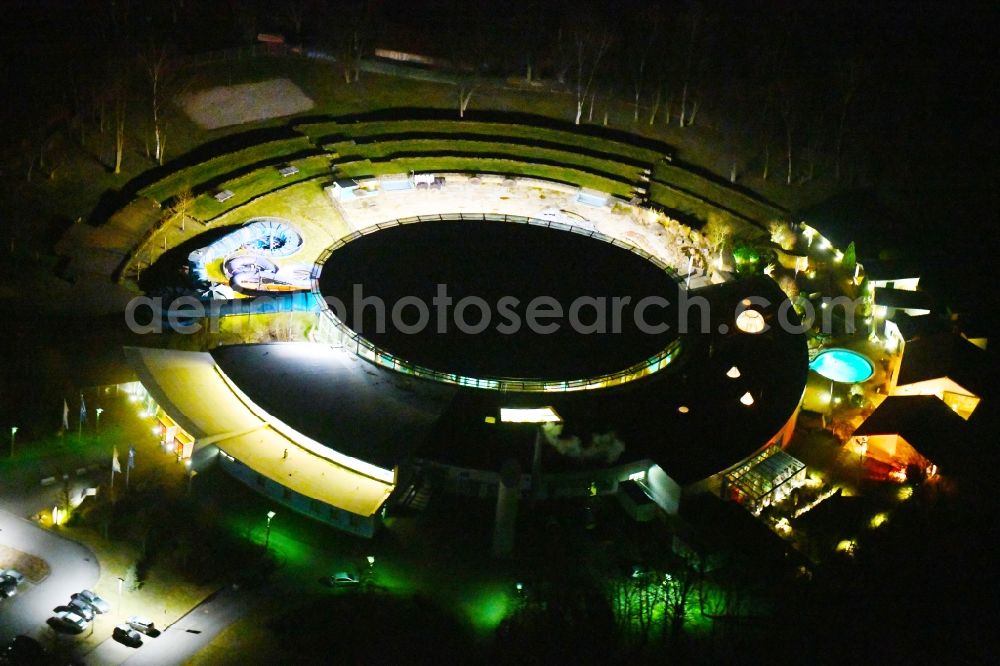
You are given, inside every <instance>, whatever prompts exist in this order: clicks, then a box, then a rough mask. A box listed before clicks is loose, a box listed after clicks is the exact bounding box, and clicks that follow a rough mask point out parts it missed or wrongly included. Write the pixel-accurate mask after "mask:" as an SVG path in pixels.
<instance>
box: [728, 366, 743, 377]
mask: <svg viewBox="0 0 1000 666" xmlns="http://www.w3.org/2000/svg"><path fill="white" fill-rule="evenodd" d="M726 377H729V378H730V379H739V378H740V369H739V368H737V367H736V366H735V365H734V366H733V367H731V368H729V372H727V373H726Z"/></svg>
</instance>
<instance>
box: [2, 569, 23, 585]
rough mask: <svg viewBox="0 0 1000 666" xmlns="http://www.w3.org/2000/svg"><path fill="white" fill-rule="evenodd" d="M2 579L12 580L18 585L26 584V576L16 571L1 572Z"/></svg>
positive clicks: (5, 570) (6, 570)
mask: <svg viewBox="0 0 1000 666" xmlns="http://www.w3.org/2000/svg"><path fill="white" fill-rule="evenodd" d="M0 578H10V579H12V580H13V581H14V582H15V583H17V584H18V585H20V584H21V583H23V582H24V574H23V573H21V572H20V571H18V570H16V569H3V570H0Z"/></svg>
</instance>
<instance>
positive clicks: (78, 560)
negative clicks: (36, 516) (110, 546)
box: [0, 509, 100, 644]
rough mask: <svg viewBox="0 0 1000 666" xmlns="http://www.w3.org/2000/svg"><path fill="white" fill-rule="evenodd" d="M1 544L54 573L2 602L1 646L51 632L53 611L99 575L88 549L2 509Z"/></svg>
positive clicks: (0, 513) (23, 586)
mask: <svg viewBox="0 0 1000 666" xmlns="http://www.w3.org/2000/svg"><path fill="white" fill-rule="evenodd" d="M0 543H3V544H4V545H7V546H10V547H12V548H16V549H17V550H20V551H22V552H25V553H28V554H30V555H35V556H36V557H40V558H42V559H44V560H45V561H46V562H48V564H49V567H50V569H51V573H50V574H49V575H48V577H46V578H45V579H44V580H42V581H41V582H40V583H39V584H38V585H33V584H31V583H29V582H27V581H25V582H24V583H22V584H21V586H20V588H19V589H18V593H17V596H15V597H12V598H10V599H5V600H3V601H0V644H6V642H8V641H10V640H11V639H12V638H13V637H14V636H17V635H18V634H27V635H29V636H34V637H39V636H41V635H42V634H43V633H47V632H49V631H51V629H49V627H48V625H47V624H46V623H45V621H46V620H47V619H48V618H49V617H51V616H52V609H53V608H55V607H56V606H61V605H63V604H65V603H66V602H67V601H69V598H70V595H71V594H73V593H74V592H79V591H80V590H82V589H84V588H87V587H91V586H93V584H94V583H95V582H96V581H97V578H98V576H99V575H100V568H99V566H98V563H97V558H96V557H95V556H94V554H93V553H92V552H90V550H89V549H87V548H85V547H84V546H81V545H80V544H78V543H76V542H73V541H70V540H68V539H64V538H62V537H61V536H59V535H58V534H55V533H53V532H50V531H48V530H44V529H42V528H41V527H38V526H37V525H34V524H33V523H31V522H29V521H28V520H25V519H24V518H21V517H20V516H17V515H15V514H12V513H10V512H9V511H5V510H3V509H0Z"/></svg>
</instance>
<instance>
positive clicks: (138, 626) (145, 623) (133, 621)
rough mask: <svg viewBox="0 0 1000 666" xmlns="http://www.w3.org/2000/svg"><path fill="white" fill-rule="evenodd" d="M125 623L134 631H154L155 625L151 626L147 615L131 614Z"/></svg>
mask: <svg viewBox="0 0 1000 666" xmlns="http://www.w3.org/2000/svg"><path fill="white" fill-rule="evenodd" d="M126 624H127V625H128V626H130V627H131V628H133V629H135V630H136V631H141V632H142V633H144V634H151V633H153V632H155V631H156V627H154V626H153V621H152V620H150V619H149V618H148V617H143V616H142V615H133V616H132V617H130V618H129V619H128V620H127V621H126Z"/></svg>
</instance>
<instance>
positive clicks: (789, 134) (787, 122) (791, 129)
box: [778, 86, 796, 185]
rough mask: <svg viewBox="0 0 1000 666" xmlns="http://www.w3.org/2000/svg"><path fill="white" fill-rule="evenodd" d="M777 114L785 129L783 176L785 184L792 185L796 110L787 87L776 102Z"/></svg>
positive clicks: (789, 89) (792, 97)
mask: <svg viewBox="0 0 1000 666" xmlns="http://www.w3.org/2000/svg"><path fill="white" fill-rule="evenodd" d="M778 113H780V114H781V122H782V125H783V127H784V129H785V161H786V162H787V165H788V170H787V173H786V176H785V184H786V185H791V184H792V174H793V173H794V171H793V168H792V149H793V146H794V144H793V143H792V141H793V138H794V133H795V123H796V108H795V98H794V96H793V93H792V91H791V88H790V87H789V86H785V87H784V90H783V91H782V92H781V95H780V98H779V101H778Z"/></svg>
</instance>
